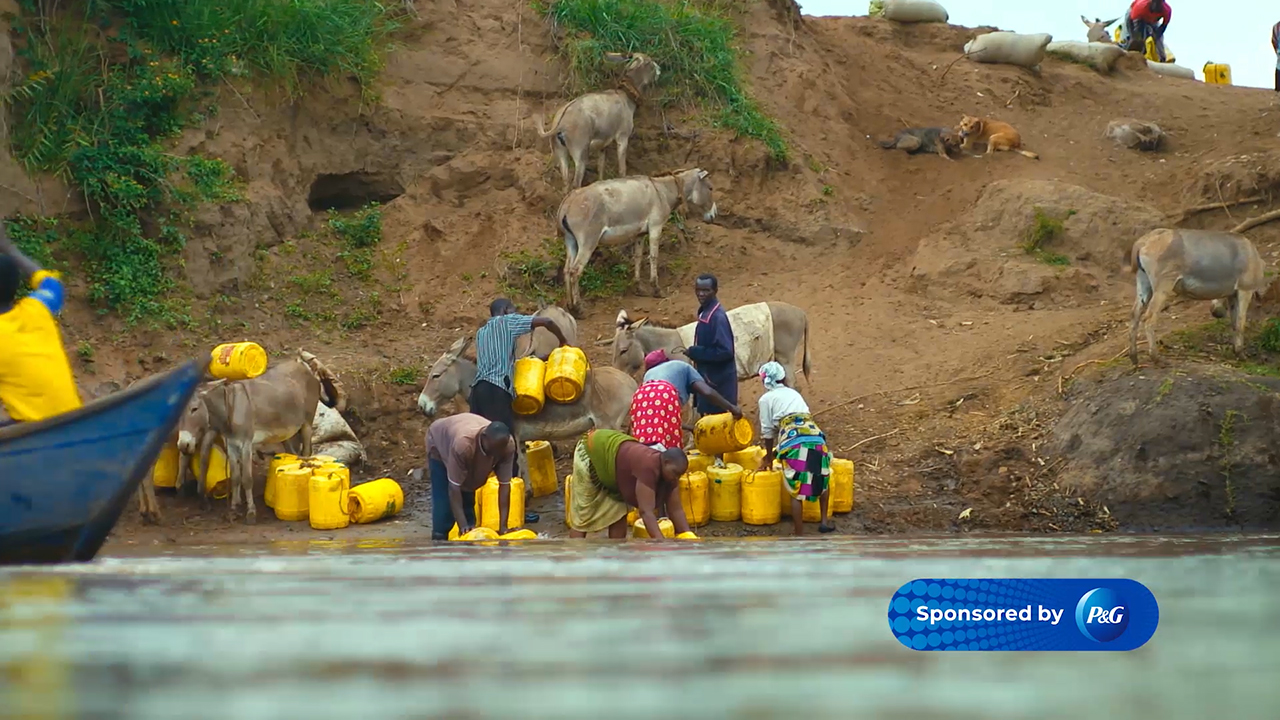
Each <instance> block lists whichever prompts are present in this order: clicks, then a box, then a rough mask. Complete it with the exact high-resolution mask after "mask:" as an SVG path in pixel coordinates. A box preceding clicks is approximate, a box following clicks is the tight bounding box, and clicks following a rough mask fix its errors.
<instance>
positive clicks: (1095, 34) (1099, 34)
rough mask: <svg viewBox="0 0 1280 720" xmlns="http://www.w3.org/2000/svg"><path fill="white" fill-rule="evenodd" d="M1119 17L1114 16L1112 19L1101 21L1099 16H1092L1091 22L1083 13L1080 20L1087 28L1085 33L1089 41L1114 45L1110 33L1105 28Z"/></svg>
mask: <svg viewBox="0 0 1280 720" xmlns="http://www.w3.org/2000/svg"><path fill="white" fill-rule="evenodd" d="M1119 19H1120V18H1115V19H1114V20H1108V21H1106V22H1103V21H1102V19H1101V18H1094V19H1093V22H1089V18H1087V17H1085V16H1083V15H1081V16H1080V22H1082V23H1084V25H1085V27H1087V28H1089V32H1088V35H1087V37H1088V39H1089V42H1096V43H1106V44H1108V45H1115V41H1114V40H1113V39H1112V37H1111V33H1109V32H1107V28H1108V27H1110V26H1111V25H1114V24H1115V23H1116V21H1117V20H1119Z"/></svg>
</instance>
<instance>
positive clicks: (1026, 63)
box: [964, 30, 1053, 68]
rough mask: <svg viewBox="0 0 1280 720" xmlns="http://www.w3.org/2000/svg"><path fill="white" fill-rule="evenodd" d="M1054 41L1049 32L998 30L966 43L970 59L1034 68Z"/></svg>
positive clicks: (965, 47)
mask: <svg viewBox="0 0 1280 720" xmlns="http://www.w3.org/2000/svg"><path fill="white" fill-rule="evenodd" d="M1051 42H1053V36H1052V35H1050V34H1049V33H1036V34H1034V35H1023V34H1021V33H1015V32H1005V31H1003V30H998V31H996V32H989V33H986V34H985V35H979V36H978V37H976V38H974V39H972V40H970V41H969V42H967V43H965V45H964V51H965V53H966V54H968V56H969V59H970V60H973V61H974V62H980V63H1003V64H1005V65H1018V66H1020V67H1025V68H1032V67H1035V66H1037V65H1039V64H1040V62H1041V61H1043V60H1044V51H1045V47H1046V46H1048V45H1049V43H1051Z"/></svg>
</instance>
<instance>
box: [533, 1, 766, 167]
mask: <svg viewBox="0 0 1280 720" xmlns="http://www.w3.org/2000/svg"><path fill="white" fill-rule="evenodd" d="M538 4H539V3H538V0H535V7H538ZM540 9H541V10H542V11H543V12H544V13H545V14H546V15H547V16H548V17H550V18H551V19H552V21H553V22H555V23H556V25H557V26H559V27H560V28H563V29H564V30H565V31H566V32H565V40H564V45H563V49H562V52H563V53H564V55H565V56H566V58H567V59H568V61H569V68H570V79H571V86H572V89H573V91H574V92H584V91H588V90H599V89H601V88H604V87H609V86H611V85H612V84H613V81H612V80H611V79H610V76H609V75H608V73H609V72H610V68H609V66H608V65H606V64H605V62H604V54H605V53H606V52H642V53H645V54H646V55H649V56H650V57H652V58H653V59H654V61H656V62H657V63H658V65H659V66H660V67H661V68H662V73H661V76H660V78H659V85H660V86H665V87H667V88H668V89H669V90H670V93H671V95H670V96H669V97H668V98H666V99H667V100H689V99H694V98H697V99H699V100H701V101H702V102H703V103H704V104H706V105H708V106H710V107H711V108H713V109H714V110H715V111H716V117H715V124H717V125H719V126H721V127H725V128H728V129H729V130H732V131H734V132H736V133H738V134H739V135H743V136H746V137H750V138H755V139H757V140H759V141H761V142H763V143H764V144H765V146H766V147H768V148H769V152H770V153H772V155H773V156H774V158H775V159H777V160H779V161H785V160H786V159H787V144H786V141H785V140H784V139H783V137H782V132H781V130H780V129H779V128H778V125H777V123H775V122H774V121H773V120H772V119H770V118H769V117H768V116H767V115H765V114H764V113H763V112H762V111H761V110H760V106H759V105H757V104H756V102H755V100H753V99H752V98H751V97H749V96H748V95H747V93H746V92H745V91H744V90H743V88H742V83H741V79H740V71H739V68H738V49H737V45H736V43H737V30H736V28H735V26H734V24H733V22H732V21H731V20H729V19H728V18H726V17H724V16H723V15H721V14H720V13H719V12H718V11H716V10H715V9H713V8H710V7H702V8H699V7H695V6H694V5H692V4H690V3H688V2H679V3H674V2H672V3H668V2H660V1H657V0H553V1H552V2H551V3H550V4H549V5H541V7H540ZM662 100H663V99H662V98H659V102H661V101H662Z"/></svg>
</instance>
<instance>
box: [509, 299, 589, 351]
mask: <svg viewBox="0 0 1280 720" xmlns="http://www.w3.org/2000/svg"><path fill="white" fill-rule="evenodd" d="M534 315H535V316H536V317H545V318H550V319H551V321H552V322H554V323H555V324H556V327H558V328H560V332H562V333H564V339H565V340H568V341H569V344H570V345H572V346H575V347H576V346H577V345H578V321H577V320H576V319H574V317H573V315H570V314H569V311H567V310H565V309H564V308H562V307H557V306H555V305H549V306H547V307H545V308H542V309H541V310H539V311H538V312H536V313H534ZM558 347H560V341H559V340H557V339H556V336H555V335H552V334H551V331H550V330H548V329H546V328H534V330H533V332H531V333H525V334H524V335H520V336H518V337H517V338H516V342H515V357H518V358H522V357H528V356H530V355H532V356H534V357H537V358H538V359H540V360H546V359H547V358H548V357H550V356H551V351H552V350H555V349H556V348H558Z"/></svg>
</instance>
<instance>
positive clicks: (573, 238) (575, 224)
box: [556, 168, 716, 314]
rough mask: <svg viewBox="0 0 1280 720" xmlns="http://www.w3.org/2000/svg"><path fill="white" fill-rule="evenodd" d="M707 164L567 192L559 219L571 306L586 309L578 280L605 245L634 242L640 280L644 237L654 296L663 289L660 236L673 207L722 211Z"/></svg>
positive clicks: (709, 215) (710, 215)
mask: <svg viewBox="0 0 1280 720" xmlns="http://www.w3.org/2000/svg"><path fill="white" fill-rule="evenodd" d="M707 175H708V173H707V171H706V170H703V169H701V168H693V169H691V170H677V171H675V172H673V173H670V174H667V175H659V176H656V177H646V176H643V175H634V176H631V177H622V178H615V179H613V180H601V181H599V182H595V183H592V184H590V185H588V186H587V187H584V188H578V189H577V190H574V191H572V192H570V193H569V194H568V195H566V196H565V198H564V200H563V201H561V203H560V209H559V210H557V211H556V222H557V224H558V225H559V226H560V229H561V230H562V231H563V232H564V250H565V252H564V285H565V294H566V296H567V297H568V303H567V305H568V306H569V310H570V311H571V312H573V313H575V314H577V313H579V312H581V310H582V295H581V293H580V292H579V288H578V282H579V280H580V279H581V277H582V271H583V270H584V269H585V268H586V267H587V263H588V262H590V261H591V255H592V254H593V253H594V252H595V251H596V247H597V246H599V245H602V244H603V245H606V246H609V245H623V244H626V243H629V242H631V243H634V248H635V281H636V284H637V285H638V284H639V283H640V260H641V258H642V257H643V252H644V240H643V238H642V237H641V236H643V235H646V234H647V235H648V237H649V282H650V284H651V285H652V286H653V293H654V296H655V297H657V296H659V295H660V294H661V293H660V291H659V290H658V239H659V238H660V237H662V228H663V226H665V225H666V223H667V220H668V219H669V218H670V217H671V211H672V210H675V209H676V208H677V207H679V206H680V205H681V204H682V203H688V204H690V205H692V206H694V207H696V208H699V209H704V208H705V212H704V213H703V216H702V218H703V220H706V221H707V222H711V221H712V220H714V219H715V217H716V203H715V199H714V198H713V197H712V189H711V181H710V180H708V179H707Z"/></svg>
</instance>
